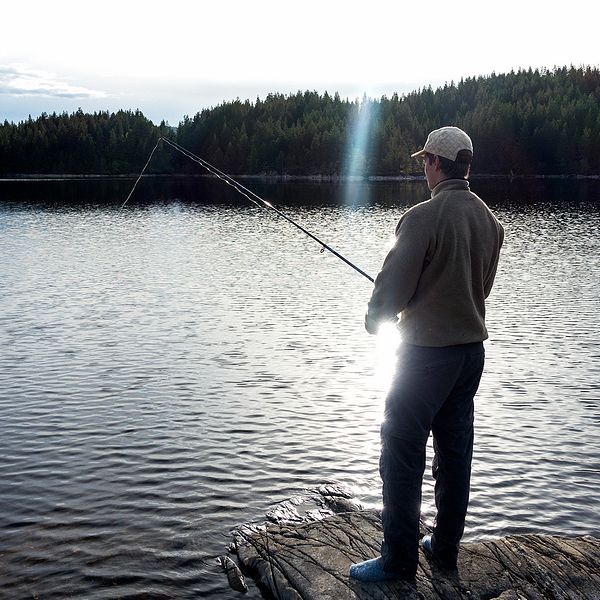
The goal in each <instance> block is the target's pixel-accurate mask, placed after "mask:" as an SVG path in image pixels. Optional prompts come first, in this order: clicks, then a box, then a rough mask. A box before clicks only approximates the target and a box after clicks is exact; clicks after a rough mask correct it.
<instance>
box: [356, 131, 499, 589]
mask: <svg viewBox="0 0 600 600" xmlns="http://www.w3.org/2000/svg"><path fill="white" fill-rule="evenodd" d="M412 156H413V157H422V159H423V164H424V170H425V177H426V179H427V185H428V186H429V189H430V190H431V199H430V200H427V201H425V202H421V203H420V204H417V205H416V206H414V207H412V208H411V209H410V210H408V211H407V212H406V213H405V214H404V215H403V216H402V218H401V219H400V222H399V223H398V226H397V227H396V242H395V245H394V247H393V248H392V250H391V251H390V252H389V254H388V255H387V257H386V259H385V261H384V263H383V266H382V268H381V271H380V273H379V275H378V276H377V278H376V280H375V288H374V290H373V294H372V296H371V299H370V301H369V305H368V310H367V314H366V318H365V326H366V329H367V331H368V332H369V333H371V334H375V333H377V329H378V326H379V324H380V323H383V322H385V321H395V322H396V321H397V322H398V328H399V330H400V334H401V345H400V348H399V350H398V364H397V367H396V374H395V376H394V380H393V382H392V385H391V388H390V391H389V393H388V396H387V398H386V405H385V413H384V420H383V423H382V426H381V458H380V474H381V478H382V482H383V512H382V522H383V534H384V540H383V543H382V546H381V556H380V557H378V558H375V559H372V560H368V561H365V562H362V563H358V564H355V565H352V566H351V567H350V573H349V574H350V577H353V578H355V579H359V580H362V581H384V580H387V579H396V578H399V579H405V580H410V579H413V578H414V576H415V574H416V570H417V563H418V551H419V517H420V505H421V484H422V478H423V472H424V470H425V450H426V445H427V439H428V437H429V433H430V432H432V433H433V447H434V452H435V456H434V459H433V476H434V478H435V503H436V507H437V517H436V523H435V527H434V530H433V535H432V536H426V537H425V538H423V540H422V541H421V544H422V546H423V548H424V549H425V550H426V552H427V554H428V555H429V556H430V557H431V558H432V559H433V560H435V561H436V562H437V563H438V565H440V566H442V567H444V568H455V567H456V563H457V557H458V546H459V541H460V538H461V537H462V534H463V530H464V523H465V516H466V512H467V505H468V501H469V482H470V476H471V459H472V453H473V397H474V396H475V392H476V391H477V388H478V386H479V380H480V378H481V374H482V371H483V363H484V348H483V340H485V339H487V337H488V333H487V330H486V326H485V298H487V296H488V295H489V293H490V290H491V288H492V284H493V282H494V277H495V275H496V268H497V265H498V256H499V252H500V247H501V246H502V242H503V240H504V230H503V228H502V225H501V224H500V223H499V222H498V221H497V219H496V218H495V217H494V215H493V214H492V213H491V212H490V210H489V209H488V208H487V206H486V205H485V204H484V203H483V202H482V200H481V199H480V198H478V197H477V196H476V195H475V194H473V193H472V192H471V191H470V190H469V183H468V181H467V178H468V176H469V172H470V165H471V160H472V157H473V145H472V143H471V139H470V138H469V136H468V135H467V134H466V133H465V132H464V131H462V130H461V129H458V128H457V127H442V128H441V129H436V130H435V131H432V132H431V133H430V134H429V136H428V138H427V141H426V143H425V146H424V147H423V149H422V150H421V151H419V152H416V153H415V154H413V155H412ZM398 315H400V320H399V321H398Z"/></svg>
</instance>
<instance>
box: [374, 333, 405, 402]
mask: <svg viewBox="0 0 600 600" xmlns="http://www.w3.org/2000/svg"><path fill="white" fill-rule="evenodd" d="M399 343H400V333H399V331H398V328H397V327H396V325H395V324H394V323H382V324H381V325H380V326H379V330H378V332H377V345H376V348H375V378H376V380H377V386H378V387H379V388H380V389H381V390H383V391H384V392H386V393H387V390H388V389H389V387H390V385H391V383H392V378H393V376H394V369H395V367H396V350H397V349H398V344H399Z"/></svg>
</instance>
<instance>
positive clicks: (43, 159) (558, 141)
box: [0, 67, 600, 176]
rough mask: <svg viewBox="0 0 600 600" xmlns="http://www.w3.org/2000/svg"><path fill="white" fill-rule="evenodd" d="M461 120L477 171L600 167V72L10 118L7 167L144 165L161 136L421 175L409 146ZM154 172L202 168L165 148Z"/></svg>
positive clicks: (279, 160) (216, 155)
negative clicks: (173, 119) (188, 111)
mask: <svg viewBox="0 0 600 600" xmlns="http://www.w3.org/2000/svg"><path fill="white" fill-rule="evenodd" d="M450 124H452V125H457V126H459V127H461V128H463V129H464V130H465V131H467V132H468V133H469V134H470V135H471V137H472V138H473V140H474V145H475V160H474V165H473V170H474V172H476V173H482V174H514V175H521V174H545V175H559V174H582V175H591V174H600V71H599V69H598V68H596V67H579V68H575V67H560V68H555V69H552V70H537V69H536V70H533V69H527V70H519V71H517V72H514V71H513V72H510V73H505V74H492V75H487V76H481V77H473V78H467V79H462V80H461V81H459V82H458V83H454V82H452V83H449V84H446V85H444V86H443V87H439V88H437V89H435V90H434V89H432V88H431V87H427V88H423V89H419V90H416V91H414V92H411V93H409V94H406V95H402V96H400V95H398V94H393V95H392V96H391V97H387V96H383V97H381V98H379V99H370V98H367V97H363V98H362V99H357V100H354V101H351V100H348V99H343V98H341V97H340V96H339V94H337V93H336V94H333V95H331V94H329V93H327V92H326V93H324V94H319V93H317V92H315V91H304V92H302V91H299V92H297V93H296V94H287V95H284V94H269V95H268V96H267V97H266V98H264V99H262V100H261V99H260V98H257V99H256V101H250V100H246V101H241V100H239V99H238V100H235V101H232V102H224V103H222V104H220V105H218V106H216V107H212V108H207V109H204V110H202V111H200V112H198V113H197V114H196V115H194V116H193V117H187V116H186V117H184V119H183V120H182V121H181V123H179V126H178V127H176V128H173V127H169V126H168V125H167V124H166V123H165V122H164V121H163V122H162V123H161V124H160V125H155V124H154V123H152V121H150V120H149V119H147V118H146V117H145V116H144V115H143V114H142V113H141V112H140V111H118V112H116V113H109V112H96V113H93V114H88V113H84V112H83V111H82V110H78V111H76V112H74V113H72V114H67V113H63V114H52V115H47V114H42V115H41V116H40V117H39V118H37V119H32V118H29V119H28V120H26V121H22V122H20V123H18V124H15V123H9V122H8V121H4V123H3V124H0V175H6V174H17V173H56V174H60V173H75V174H86V173H99V174H125V173H139V172H140V171H141V168H142V167H143V165H144V164H145V162H146V160H147V158H148V155H149V154H150V152H151V150H152V148H153V147H154V144H155V143H156V140H157V139H158V137H159V136H164V137H170V138H171V139H173V140H175V141H177V142H178V143H179V144H181V145H182V146H184V147H185V148H187V149H189V150H190V151H192V152H194V153H195V154H197V155H199V156H201V157H202V158H204V159H205V160H207V161H209V162H211V163H212V164H214V165H215V166H217V167H218V168H220V169H221V170H223V171H226V172H228V173H232V174H278V175H359V176H389V175H402V174H411V173H418V172H420V166H419V165H418V164H416V163H415V161H414V160H411V158H410V154H411V153H412V152H414V151H415V150H417V149H419V148H421V147H422V144H423V142H424V140H425V138H426V136H427V134H428V132H429V131H431V130H432V129H435V128H438V127H441V126H443V125H450ZM148 172H153V173H174V172H178V173H197V172H199V167H198V166H197V165H195V164H194V163H193V162H191V161H190V160H189V159H187V158H185V157H183V156H182V155H180V154H179V153H177V152H175V151H173V150H172V149H170V148H168V147H164V148H161V150H160V151H159V152H157V153H156V154H155V156H154V157H153V159H152V162H151V164H150V166H149V169H148Z"/></svg>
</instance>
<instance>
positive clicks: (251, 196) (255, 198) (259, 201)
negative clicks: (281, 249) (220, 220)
mask: <svg viewBox="0 0 600 600" xmlns="http://www.w3.org/2000/svg"><path fill="white" fill-rule="evenodd" d="M160 142H165V143H167V144H168V145H169V146H171V147H172V148H174V149H175V150H177V151H178V152H180V153H181V154H183V155H184V156H186V157H187V158H189V159H190V160H193V161H194V162H196V163H198V164H199V165H200V166H201V167H203V168H204V169H206V170H207V171H208V172H209V173H210V174H211V175H214V176H215V177H217V178H218V179H220V180H221V181H224V182H225V183H226V184H227V185H229V186H231V187H232V188H233V189H235V190H236V192H238V193H240V194H241V195H242V196H244V197H245V198H247V199H248V200H249V201H250V202H252V203H253V204H256V206H258V207H260V208H265V209H267V210H272V211H274V212H276V213H277V214H278V215H279V216H280V217H282V218H283V219H285V220H286V221H287V222H288V223H290V224H291V225H293V226H294V227H297V228H298V229H299V230H300V231H302V233H304V234H305V235H307V236H308V237H309V238H311V239H312V240H314V241H315V242H317V243H318V244H320V246H321V252H323V251H324V250H328V251H329V252H331V254H333V255H334V256H336V257H337V258H339V259H340V260H342V261H343V262H345V263H346V264H347V265H348V266H350V267H352V268H353V269H354V270H355V271H357V272H358V273H360V274H361V275H362V276H363V277H366V278H367V279H368V280H369V281H370V282H371V283H373V282H374V279H373V278H372V277H371V276H370V275H369V274H368V273H365V271H363V270H362V269H360V268H359V267H357V266H356V265H355V264H354V263H353V262H351V261H349V260H348V259H347V258H346V257H345V256H343V255H341V254H340V253H339V252H338V251H337V250H334V249H333V248H332V247H331V246H330V245H329V244H326V243H325V242H323V241H322V240H320V239H319V238H318V237H317V236H316V235H313V234H312V233H311V232H310V231H308V230H307V229H305V228H304V227H302V225H300V224H299V223H297V222H296V221H294V220H293V219H292V218H290V217H288V216H287V215H286V214H285V213H284V212H282V211H281V210H279V209H278V208H276V207H275V206H273V205H272V204H271V203H270V202H267V201H266V200H264V199H263V198H261V197H260V196H259V195H258V194H255V193H254V192H253V191H252V190H249V189H248V188H247V187H245V186H243V185H242V184H241V183H239V182H238V181H236V180H235V179H233V177H231V176H230V175H227V173H224V172H223V171H221V170H220V169H217V167H215V166H213V165H211V164H210V163H209V162H207V161H206V160H204V159H203V158H200V157H199V156H196V155H195V154H194V153H193V152H190V151H189V150H187V149H186V148H184V147H183V146H180V145H179V144H178V143H177V142H174V141H173V140H170V139H168V138H165V137H162V136H161V137H159V138H158V141H157V142H156V145H155V146H154V148H153V150H152V152H151V153H150V156H149V157H148V160H147V161H146V165H145V166H144V168H143V169H142V172H141V173H140V175H139V177H138V178H137V180H136V182H135V183H134V184H133V188H132V189H131V191H130V192H129V195H128V196H127V198H126V200H125V202H123V204H122V205H121V208H120V209H119V210H122V209H123V207H124V206H125V205H126V204H127V202H128V200H129V198H131V195H132V194H133V191H134V190H135V188H136V186H137V184H138V182H139V181H140V179H141V178H142V175H143V174H144V172H145V171H146V169H147V168H148V165H149V164H150V161H151V160H152V156H153V155H154V152H155V151H156V149H157V148H158V145H159V144H160Z"/></svg>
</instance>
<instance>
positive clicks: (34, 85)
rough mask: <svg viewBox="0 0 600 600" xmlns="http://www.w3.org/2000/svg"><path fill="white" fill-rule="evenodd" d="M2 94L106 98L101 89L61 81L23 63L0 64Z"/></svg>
mask: <svg viewBox="0 0 600 600" xmlns="http://www.w3.org/2000/svg"><path fill="white" fill-rule="evenodd" d="M0 94H9V95H11V96H42V97H49V98H54V97H56V98H106V97H107V95H108V94H106V92H101V91H99V90H92V89H89V88H86V87H81V86H75V85H71V84H70V83H67V82H66V81H61V80H60V79H59V78H58V77H57V76H56V75H55V74H53V73H46V72H44V71H37V70H34V69H29V68H28V67H24V66H22V65H0Z"/></svg>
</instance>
